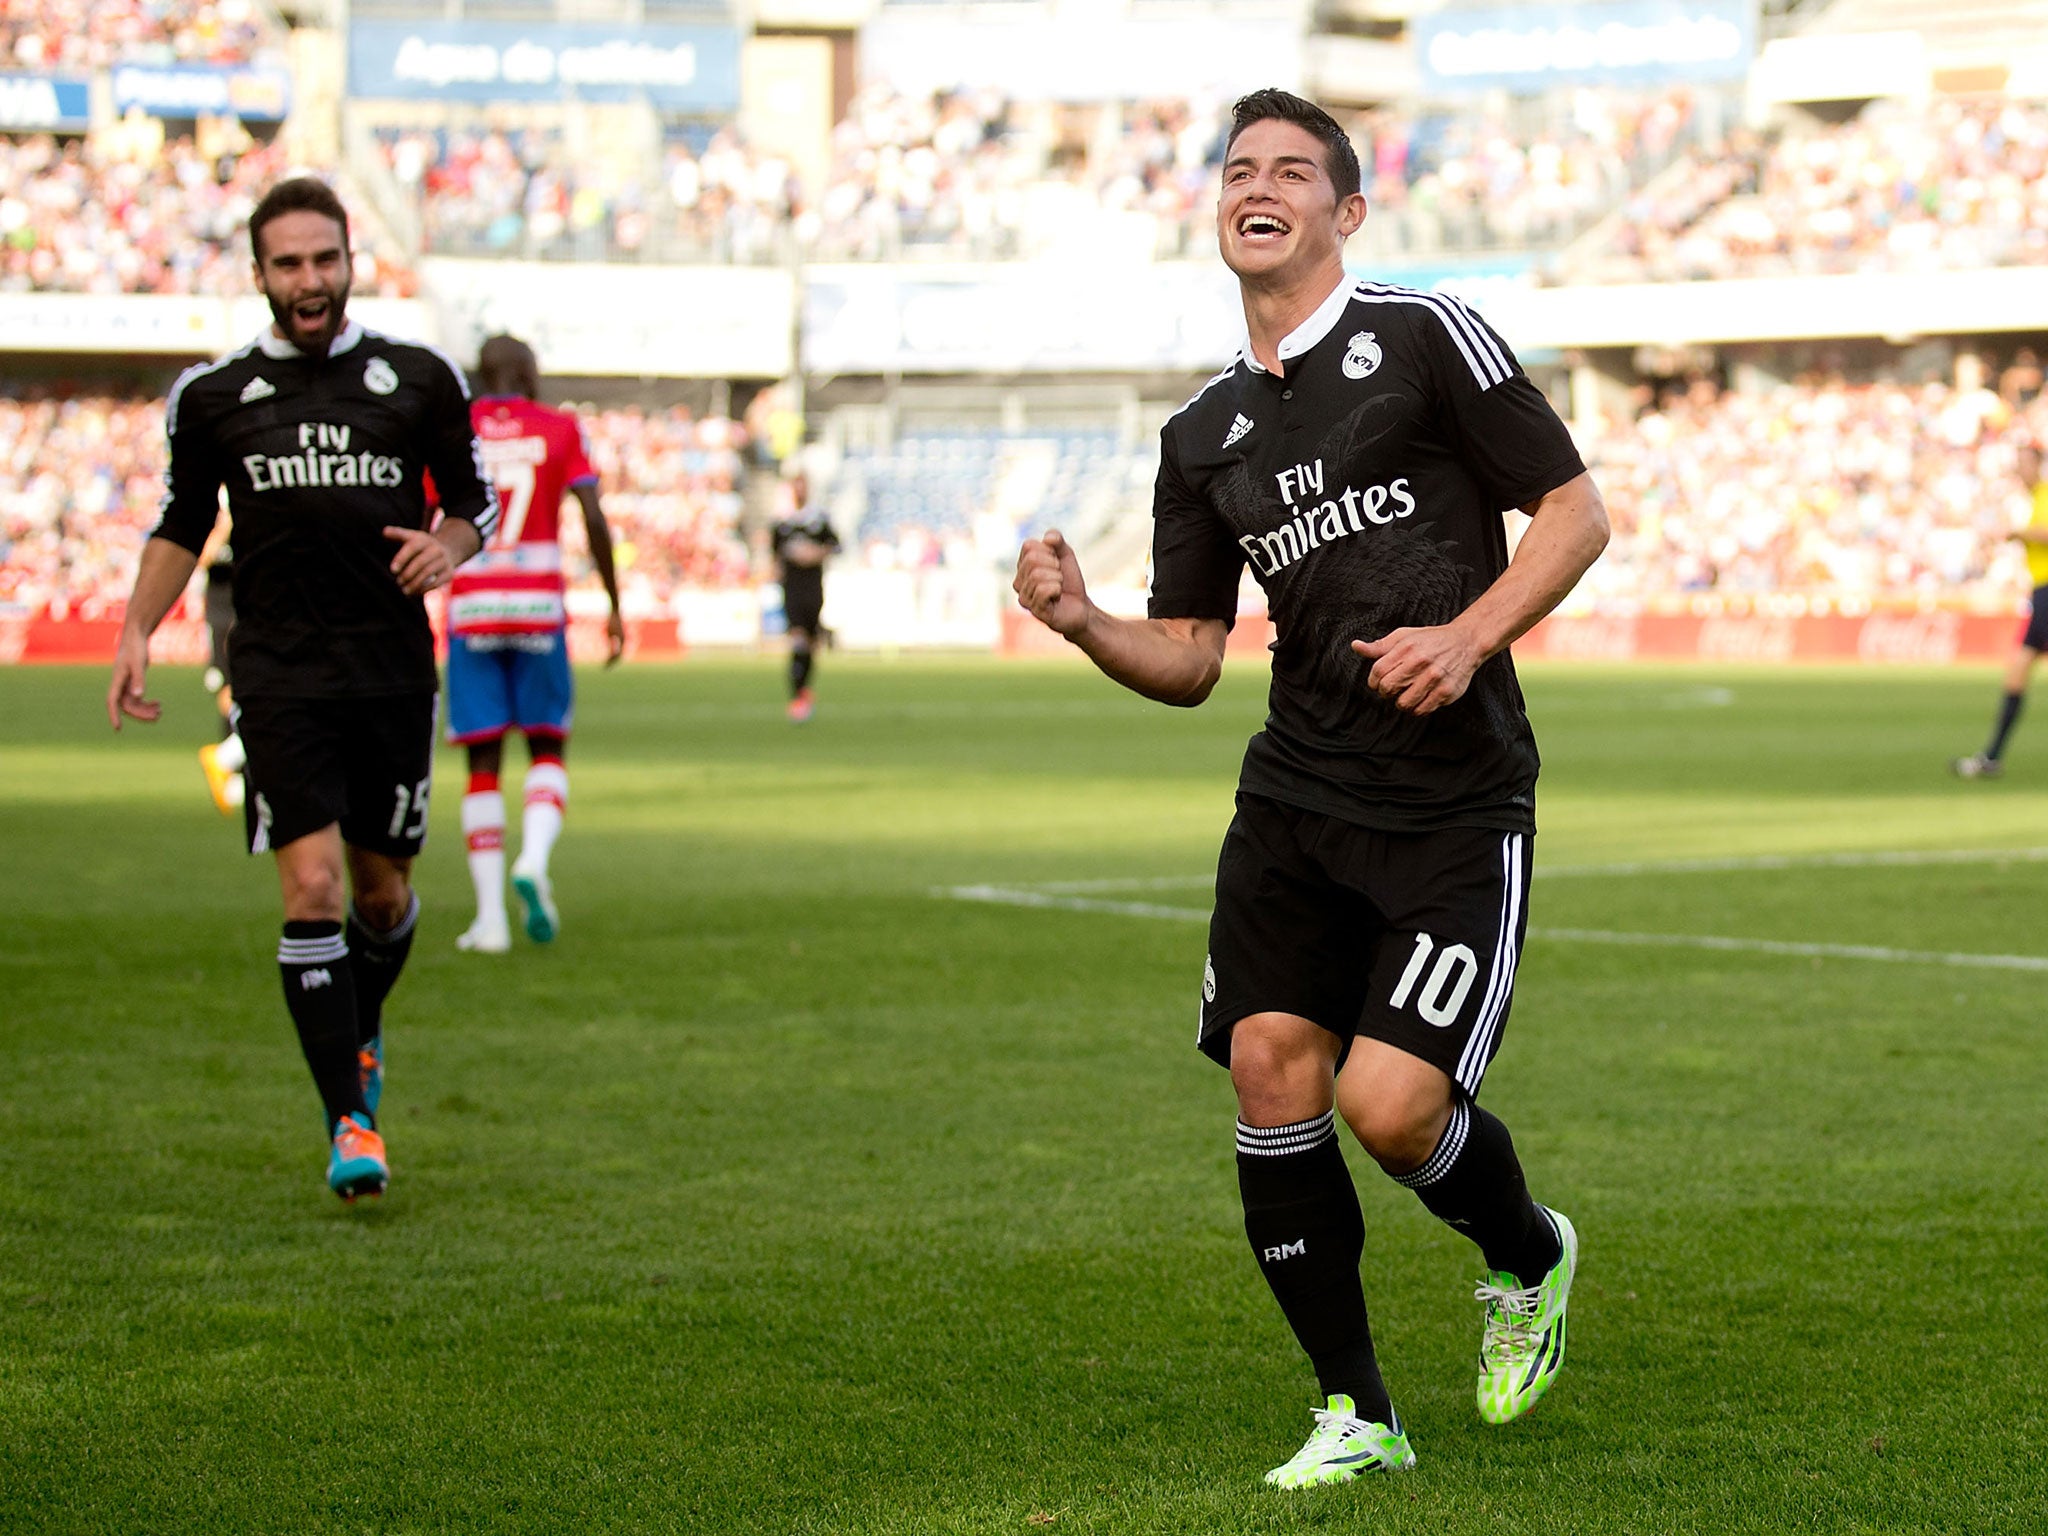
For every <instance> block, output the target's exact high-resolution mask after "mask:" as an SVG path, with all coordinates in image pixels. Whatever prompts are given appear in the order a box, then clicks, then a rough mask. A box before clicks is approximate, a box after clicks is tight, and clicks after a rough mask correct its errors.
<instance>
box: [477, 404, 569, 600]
mask: <svg viewBox="0 0 2048 1536" xmlns="http://www.w3.org/2000/svg"><path fill="white" fill-rule="evenodd" d="M469 416H470V421H471V422H472V423H473V424H474V425H475V427H476V440H477V447H478V450H479V451H480V452H481V454H482V456H483V465H484V473H485V474H486V475H488V476H489V477H490V481H491V484H492V485H493V486H495V487H496V488H497V492H498V506H499V509H500V511H499V518H498V527H497V531H496V532H495V533H493V534H492V535H491V538H490V541H489V542H488V543H487V544H485V545H484V547H483V550H482V552H481V553H479V554H478V555H477V556H476V558H475V559H473V560H471V561H470V562H469V563H468V564H466V565H464V566H463V567H462V568H461V569H460V570H458V571H457V572H456V573H455V580H454V582H453V583H452V584H451V586H450V587H449V590H448V628H449V630H450V631H451V632H452V633H455V634H458V635H511V634H533V633H541V632H545V631H547V630H552V629H560V628H562V627H563V625H564V624H565V623H566V622H567V619H568V615H567V612H566V610H565V609H564V608H563V605H562V543H561V528H562V498H563V496H564V495H566V494H567V492H568V490H569V487H570V486H572V485H577V484H581V483H587V482H589V481H593V480H595V479H596V478H597V471H596V470H594V469H592V468H591V467H590V451H589V448H588V446H587V445H586V443H585V442H584V438H583V428H582V427H581V426H579V425H578V424H577V421H576V418H575V417H574V416H572V415H570V414H569V413H568V412H567V411H560V410H556V409H555V408H554V407H553V406H550V405H541V404H539V403H538V402H536V401H532V400H525V399H521V398H518V397H516V396H502V395H501V396H491V397H486V398H483V399H479V400H476V401H473V402H472V403H471V405H470V408H469Z"/></svg>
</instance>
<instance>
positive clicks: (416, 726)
mask: <svg viewBox="0 0 2048 1536" xmlns="http://www.w3.org/2000/svg"><path fill="white" fill-rule="evenodd" d="M437 699H438V695H435V694H432V693H404V694H391V695H387V696H384V697H379V698H362V699H272V698H263V699H238V700H237V701H236V705H235V726H236V729H237V730H239V731H240V732H241V733H242V744H243V746H244V747H246V748H247V749H248V753H249V767H248V794H247V795H246V796H245V797H244V800H243V807H242V809H243V816H244V818H245V820H246V821H247V824H248V828H249V851H250V852H251V853H270V852H273V851H275V850H276V849H279V848H282V847H283V846H284V845H285V844H286V843H291V842H296V841H298V839H300V838H302V837H304V836H305V835H306V834H307V833H309V832H318V831H319V830H320V829H321V828H322V827H325V826H328V825H329V824H331V823H334V822H339V823H341V836H342V841H344V842H346V843H348V844H350V845H351V846H352V847H356V848H367V849H369V850H370V851H371V852H372V853H382V854H388V855H390V856H391V857H393V858H408V859H409V858H411V857H412V856H413V855H414V854H416V853H418V852H419V851H420V848H421V845H423V844H424V843H425V842H426V840H427V798H428V796H429V795H430V794H431V793H432V791H433V787H434V713H435V706H436V702H437Z"/></svg>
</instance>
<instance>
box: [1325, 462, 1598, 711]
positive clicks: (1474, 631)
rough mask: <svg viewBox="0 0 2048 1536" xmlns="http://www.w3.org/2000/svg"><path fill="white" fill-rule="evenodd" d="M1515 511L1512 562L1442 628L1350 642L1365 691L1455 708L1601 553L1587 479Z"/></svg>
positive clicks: (1409, 705) (1407, 705)
mask: <svg viewBox="0 0 2048 1536" xmlns="http://www.w3.org/2000/svg"><path fill="white" fill-rule="evenodd" d="M1522 510H1523V511H1524V512H1526V513H1528V514H1529V516H1530V518H1531V519H1532V521H1531V522H1530V524H1529V529H1528V532H1526V533H1525V534H1523V535H1522V542H1521V544H1520V545H1519V546H1518V547H1517V548H1516V550H1515V557H1514V559H1513V560H1511V561H1509V562H1508V568H1507V569H1506V570H1505V571H1503V572H1502V573H1501V575H1500V579H1499V580H1497V581H1496V582H1494V584H1493V585H1492V586H1490V587H1488V588H1487V589H1486V590H1485V591H1484V592H1482V593H1481V594H1480V595H1479V600H1478V601H1477V602H1475V603H1474V604H1473V605H1472V606H1471V607H1470V608H1467V609H1466V610H1465V611H1464V612H1463V613H1461V614H1459V615H1458V616H1457V618H1455V619H1453V620H1452V621H1451V622H1450V623H1448V624H1439V625H1432V626H1429V627H1427V628H1418V629H1397V630H1394V631H1392V632H1391V633H1389V634H1386V635H1382V636H1381V637H1380V638H1379V639H1377V640H1354V641H1352V642H1351V649H1352V650H1354V651H1356V652H1357V653H1358V654H1359V655H1360V656H1362V657H1364V658H1365V659H1366V660H1367V661H1369V662H1371V663H1372V669H1371V670H1370V671H1369V672H1367V673H1366V678H1365V681H1366V686H1367V687H1368V688H1370V689H1372V691H1373V692H1374V693H1377V694H1379V695H1380V697H1382V698H1384V699H1388V700H1390V701H1391V702H1392V703H1393V704H1394V706H1395V707H1396V708H1397V709H1402V710H1405V711H1407V712H1408V713H1409V714H1413V715H1427V714H1430V713H1432V712H1433V711H1435V710H1439V709H1442V708H1443V707H1444V706H1445V705H1446V704H1455V703H1456V702H1457V701H1458V700H1459V699H1461V698H1463V697H1464V695H1465V690H1466V688H1467V687H1469V686H1470V685H1471V682H1472V674H1473V673H1474V672H1476V671H1478V670H1479V668H1480V666H1481V665H1482V664H1483V663H1485V662H1486V661H1488V660H1489V659H1491V658H1492V657H1494V656H1496V655H1498V654H1499V653H1500V652H1502V651H1504V650H1506V649H1507V647H1508V646H1510V645H1512V644H1513V643H1514V642H1515V641H1516V640H1518V639H1519V638H1521V636H1522V635H1524V634H1525V633H1527V632H1528V630H1529V628H1530V626H1532V625H1533V624H1535V623H1536V621H1537V620H1538V619H1540V618H1542V617H1543V616H1544V615H1545V614H1547V613H1549V612H1550V610H1551V609H1553V608H1555V607H1556V606H1557V605H1558V604H1559V603H1561V602H1563V601H1564V599H1565V597H1566V596H1567V595H1568V594H1569V593H1570V592H1571V590H1572V588H1573V587H1575V586H1577V585H1578V581H1579V578H1580V577H1581V576H1583V575H1585V574H1586V570H1587V568H1588V567H1589V566H1591V565H1592V563H1593V562H1594V561H1595V560H1597V559H1599V558H1600V551H1601V550H1603V549H1605V548H1606V547H1607V505H1606V503H1605V502H1603V501H1602V500H1601V499H1600V491H1599V488H1598V487H1596V486H1595V485H1594V484H1593V477H1592V476H1591V475H1590V474H1581V475H1578V476H1575V477H1574V478H1572V479H1570V480H1567V481H1566V482H1565V483H1564V484H1563V485H1561V486H1559V487H1558V488H1557V489H1556V490H1554V491H1551V492H1549V493H1547V494H1546V495H1544V496H1541V497H1539V498H1537V499H1536V500H1535V501H1533V502H1531V503H1529V505H1528V506H1526V507H1524V508H1523V509H1522Z"/></svg>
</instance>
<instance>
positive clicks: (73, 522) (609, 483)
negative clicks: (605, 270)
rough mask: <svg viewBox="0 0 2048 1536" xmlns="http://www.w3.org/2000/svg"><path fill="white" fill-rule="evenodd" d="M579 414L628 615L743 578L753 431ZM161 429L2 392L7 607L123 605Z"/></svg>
mask: <svg viewBox="0 0 2048 1536" xmlns="http://www.w3.org/2000/svg"><path fill="white" fill-rule="evenodd" d="M582 415H583V420H584V423H585V428H586V431H587V433H588V436H589V440H590V450H591V459H592V463H593V464H594V465H595V467H596V468H597V471H598V474H599V477H600V482H601V488H602V490H603V494H604V498H605V501H604V504H605V513H606V516H607V518H608V519H609V521H610V523H611V526H612V537H613V541H614V544H615V553H616V556H617V561H618V568H619V577H620V586H621V592H622V596H623V597H624V599H625V601H626V606H627V609H628V611H629V612H631V613H634V614H636V615H645V614H650V613H662V612H665V611H666V610H667V605H668V604H669V602H670V601H671V599H672V597H673V595H674V593H675V591H676V589H677V588H678V587H681V586H686V585H687V586H692V587H721V586H722V587H732V586H739V585H743V584H744V583H745V582H746V581H747V580H748V578H749V572H750V559H749V555H748V551H747V547H746V544H745V542H744V541H743V540H742V539H741V538H740V536H739V533H738V523H739V517H740V512H741V501H740V495H739V491H738V485H739V481H740V478H741V474H742V454H743V452H744V449H745V447H746V432H745V429H744V428H743V427H742V426H741V425H740V424H739V423H737V422H734V421H729V420H726V419H724V418H722V417H701V418H700V417H694V416H692V415H691V413H690V412H688V411H686V410H682V409H680V408H677V409H671V410H668V411H653V412H650V411H647V410H644V409H641V408H639V407H627V408H612V409H605V410H597V411H585V412H583V413H582ZM163 423H164V408H163V401H162V400H161V398H156V397H151V398H146V399H145V398H139V397H134V396H117V395H104V394H91V395H77V396H73V397H70V398H67V399H57V398H54V397H51V396H47V395H45V396H41V397H38V396H36V395H35V394H34V393H33V392H29V391H21V390H16V389H9V390H8V391H7V392H6V396H5V398H0V607H7V608H11V609H13V610H14V611H16V612H55V613H57V614H58V615H59V616H65V615H76V616H79V617H84V618H95V617H99V616H100V615H102V614H104V613H106V612H107V611H108V610H109V609H115V610H118V608H119V605H120V604H121V603H123V602H124V601H125V600H126V598H127V595H128V591H129V588H130V587H131V586H132V585H133V584H134V580H135V565H136V560H137V558H138V555H139V551H140V550H141V547H142V543H143V540H144V539H145V538H146V537H147V535H148V533H149V530H150V529H151V528H152V527H154V526H155V524H156V519H157V505H158V502H159V501H160V500H161V498H162V495H163V482H162V475H163V451H164V443H163ZM563 538H564V544H565V546H566V547H567V548H568V549H569V550H570V552H571V565H570V571H571V580H572V583H574V584H577V585H579V586H581V587H584V588H587V589H588V590H590V591H592V592H596V591H597V590H598V588H597V583H596V578H595V575H594V573H593V572H592V571H591V570H590V568H589V566H588V564H587V553H586V552H585V550H584V548H583V546H582V542H581V540H582V525H581V523H580V522H579V521H578V520H577V519H575V518H573V517H572V518H568V519H565V521H564V535H563Z"/></svg>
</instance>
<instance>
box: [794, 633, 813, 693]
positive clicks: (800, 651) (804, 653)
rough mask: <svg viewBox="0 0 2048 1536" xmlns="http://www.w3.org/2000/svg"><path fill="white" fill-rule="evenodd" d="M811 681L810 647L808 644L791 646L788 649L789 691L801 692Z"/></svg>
mask: <svg viewBox="0 0 2048 1536" xmlns="http://www.w3.org/2000/svg"><path fill="white" fill-rule="evenodd" d="M810 681H811V648H810V647H809V646H808V645H795V646H791V647H790V650H789V691H790V693H791V694H798V693H802V692H803V691H804V689H805V688H806V687H807V686H808V685H809V683H810Z"/></svg>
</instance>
